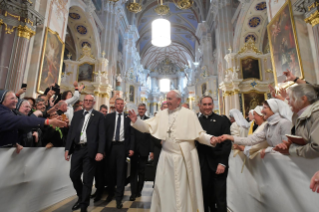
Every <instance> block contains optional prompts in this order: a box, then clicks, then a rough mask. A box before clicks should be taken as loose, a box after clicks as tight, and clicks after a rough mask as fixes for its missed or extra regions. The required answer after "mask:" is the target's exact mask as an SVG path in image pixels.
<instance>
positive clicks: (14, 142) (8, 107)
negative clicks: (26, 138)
mask: <svg viewBox="0 0 319 212" xmlns="http://www.w3.org/2000/svg"><path fill="white" fill-rule="evenodd" d="M17 102H18V101H17V98H16V96H15V94H14V92H13V91H8V90H2V91H0V117H1V119H0V147H16V148H17V153H19V152H20V151H21V149H22V148H23V147H22V146H20V145H19V144H18V141H19V134H18V130H19V129H26V128H29V129H31V128H33V127H42V126H43V125H45V124H47V125H50V124H55V125H59V126H61V127H64V126H65V125H66V123H65V122H62V121H60V120H58V119H52V120H46V119H43V118H37V117H29V116H16V115H15V114H14V113H13V112H12V110H14V109H16V104H17Z"/></svg>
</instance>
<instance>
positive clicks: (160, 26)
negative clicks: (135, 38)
mask: <svg viewBox="0 0 319 212" xmlns="http://www.w3.org/2000/svg"><path fill="white" fill-rule="evenodd" d="M171 42H172V41H171V23H170V22H169V21H168V20H166V19H163V18H159V19H156V20H154V21H153V22H152V44H153V45H154V46H157V47H166V46H168V45H170V44H171Z"/></svg>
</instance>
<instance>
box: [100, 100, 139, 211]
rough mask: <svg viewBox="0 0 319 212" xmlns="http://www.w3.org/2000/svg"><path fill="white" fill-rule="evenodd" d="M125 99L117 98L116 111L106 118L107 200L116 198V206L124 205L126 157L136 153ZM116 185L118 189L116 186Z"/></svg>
mask: <svg viewBox="0 0 319 212" xmlns="http://www.w3.org/2000/svg"><path fill="white" fill-rule="evenodd" d="M123 109H124V100H123V99H121V98H117V99H116V100H115V112H114V113H110V114H108V115H107V116H106V118H105V123H106V124H105V125H106V126H105V128H106V143H107V150H106V151H107V153H106V154H107V155H108V161H107V163H108V171H109V173H110V174H109V181H108V188H109V196H108V197H107V202H110V201H111V200H112V199H113V197H114V192H115V198H116V207H117V208H118V209H120V208H122V207H123V204H122V199H123V195H124V186H125V178H126V167H127V166H126V157H127V156H129V157H132V156H133V155H134V136H133V133H134V132H133V129H132V127H131V124H130V123H131V120H130V118H129V117H127V114H125V113H124V112H123ZM115 186H116V191H115V189H114V187H115Z"/></svg>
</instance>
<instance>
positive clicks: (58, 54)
mask: <svg viewBox="0 0 319 212" xmlns="http://www.w3.org/2000/svg"><path fill="white" fill-rule="evenodd" d="M63 55H64V42H63V41H62V39H61V38H60V36H59V33H58V32H55V31H53V30H51V29H50V28H49V27H47V28H46V31H45V35H44V41H43V47H42V55H41V63H40V71H39V76H38V85H37V92H38V93H41V94H43V93H44V91H45V89H46V88H47V87H50V86H51V85H52V84H54V83H57V84H60V81H61V72H62V63H63Z"/></svg>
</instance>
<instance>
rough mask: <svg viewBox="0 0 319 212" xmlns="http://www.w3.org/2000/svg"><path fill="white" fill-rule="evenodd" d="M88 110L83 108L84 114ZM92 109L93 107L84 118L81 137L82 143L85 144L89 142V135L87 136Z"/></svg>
mask: <svg viewBox="0 0 319 212" xmlns="http://www.w3.org/2000/svg"><path fill="white" fill-rule="evenodd" d="M86 111H87V110H83V115H84V114H85V112H86ZM92 111H93V108H92V109H91V110H89V111H87V112H88V114H86V116H85V118H84V122H83V126H82V130H81V137H80V144H85V143H86V142H87V137H86V129H87V127H88V125H89V121H90V118H91V115H92Z"/></svg>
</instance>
